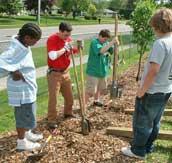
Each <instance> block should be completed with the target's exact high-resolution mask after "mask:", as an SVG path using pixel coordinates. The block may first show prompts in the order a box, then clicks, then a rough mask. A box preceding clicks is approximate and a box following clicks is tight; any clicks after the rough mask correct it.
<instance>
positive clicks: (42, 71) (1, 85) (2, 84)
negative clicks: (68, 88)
mask: <svg viewBox="0 0 172 163" xmlns="http://www.w3.org/2000/svg"><path fill="white" fill-rule="evenodd" d="M133 46H134V45H130V46H128V45H124V46H123V47H119V51H121V50H126V49H128V48H131V47H133ZM87 60H88V55H85V56H84V57H83V64H85V63H87ZM79 63H80V62H79V57H76V58H75V64H76V65H79ZM72 66H73V65H72V63H71V65H70V67H72ZM46 71H47V66H43V67H40V68H37V69H36V76H37V78H41V77H45V76H46ZM6 82H7V78H6V77H5V78H1V79H0V90H3V89H5V88H6Z"/></svg>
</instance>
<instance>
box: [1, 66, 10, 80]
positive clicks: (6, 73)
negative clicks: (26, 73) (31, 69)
mask: <svg viewBox="0 0 172 163" xmlns="http://www.w3.org/2000/svg"><path fill="white" fill-rule="evenodd" d="M8 74H9V72H8V71H6V70H4V69H1V68H0V78H2V77H5V76H8Z"/></svg>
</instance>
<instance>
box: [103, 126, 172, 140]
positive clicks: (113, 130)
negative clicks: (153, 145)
mask: <svg viewBox="0 0 172 163" xmlns="http://www.w3.org/2000/svg"><path fill="white" fill-rule="evenodd" d="M106 133H107V134H110V135H115V136H120V137H127V138H132V137H133V132H132V128H122V127H108V128H107V129H106ZM158 139H161V140H172V131H160V132H159V135H158Z"/></svg>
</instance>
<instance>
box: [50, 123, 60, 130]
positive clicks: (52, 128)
mask: <svg viewBox="0 0 172 163" xmlns="http://www.w3.org/2000/svg"><path fill="white" fill-rule="evenodd" d="M48 128H49V129H50V130H55V129H56V128H58V125H57V124H56V123H54V122H48Z"/></svg>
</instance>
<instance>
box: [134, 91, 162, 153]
mask: <svg viewBox="0 0 172 163" xmlns="http://www.w3.org/2000/svg"><path fill="white" fill-rule="evenodd" d="M164 99H165V95H164V94H153V95H152V94H146V95H145V96H144V97H143V98H142V99H138V98H137V99H136V110H135V113H134V124H133V127H134V128H133V134H134V139H133V142H132V146H131V150H132V152H133V153H134V154H136V155H139V156H145V154H146V150H147V142H148V140H149V138H150V136H151V134H152V132H153V129H154V121H155V119H156V117H157V116H158V114H159V113H160V112H162V111H161V110H162V107H163V106H164Z"/></svg>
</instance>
